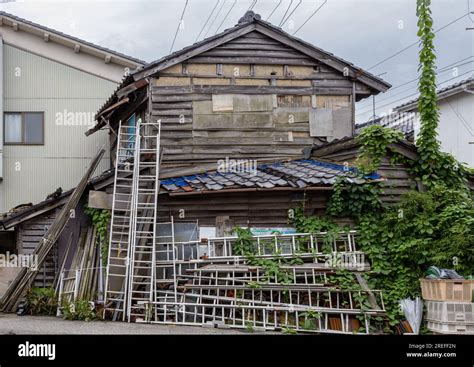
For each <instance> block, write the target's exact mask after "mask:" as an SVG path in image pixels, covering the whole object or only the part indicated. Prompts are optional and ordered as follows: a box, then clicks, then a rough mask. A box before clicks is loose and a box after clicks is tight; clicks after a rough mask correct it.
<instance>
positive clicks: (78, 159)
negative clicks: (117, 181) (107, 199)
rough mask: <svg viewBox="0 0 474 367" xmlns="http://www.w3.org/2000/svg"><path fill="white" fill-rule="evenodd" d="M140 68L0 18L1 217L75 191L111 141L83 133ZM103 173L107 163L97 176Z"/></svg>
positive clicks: (5, 15) (106, 160) (52, 33)
mask: <svg viewBox="0 0 474 367" xmlns="http://www.w3.org/2000/svg"><path fill="white" fill-rule="evenodd" d="M143 64H145V62H144V61H141V60H138V59H135V58H132V57H130V56H126V55H123V54H121V53H118V52H115V51H112V50H109V49H106V48H104V47H100V46H97V45H94V44H92V43H89V42H86V41H83V40H80V39H77V38H75V37H72V36H69V35H66V34H64V33H61V32H58V31H55V30H52V29H49V28H46V27H43V26H41V25H39V24H35V23H32V22H30V21H27V20H25V19H21V18H18V17H16V16H14V15H11V14H8V13H5V12H0V115H2V119H1V120H0V121H1V124H2V126H1V128H0V213H1V212H6V211H8V210H10V209H11V208H13V207H15V206H17V205H19V204H25V203H36V202H39V201H41V200H44V199H45V197H46V195H47V194H49V193H51V192H54V191H55V190H56V189H57V188H58V187H61V188H62V189H63V190H68V189H70V188H72V187H75V186H76V184H77V182H78V181H79V180H80V178H81V177H82V175H83V173H84V171H85V169H86V167H87V166H88V165H89V162H90V160H91V157H93V156H94V155H95V153H96V152H97V150H98V149H99V148H100V147H101V146H102V145H104V144H107V143H108V140H109V139H108V136H107V133H106V132H105V131H101V132H99V133H98V134H94V135H93V136H89V137H86V136H85V135H84V132H85V131H86V130H87V129H89V128H90V127H91V124H93V121H94V114H95V112H96V111H97V110H98V109H99V107H100V106H101V105H102V104H103V103H104V102H105V100H106V99H107V98H108V97H109V96H110V94H111V93H112V92H113V91H114V90H115V88H116V87H117V85H118V83H119V82H120V81H121V80H122V79H123V77H124V74H126V73H127V72H129V71H132V70H135V69H136V68H138V67H141V66H142V65H143ZM106 151H108V149H107V150H106ZM107 168H109V157H108V156H106V157H104V159H103V161H102V163H101V165H100V167H99V168H98V171H99V172H101V171H103V170H105V169H107Z"/></svg>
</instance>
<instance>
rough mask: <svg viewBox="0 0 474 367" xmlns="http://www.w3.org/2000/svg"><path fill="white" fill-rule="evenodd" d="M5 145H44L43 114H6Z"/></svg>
mask: <svg viewBox="0 0 474 367" xmlns="http://www.w3.org/2000/svg"><path fill="white" fill-rule="evenodd" d="M4 129H5V131H4V132H5V133H4V136H5V144H25V145H28V144H30V145H43V144H44V114H43V112H18V113H16V112H15V113H13V112H8V113H5V126H4Z"/></svg>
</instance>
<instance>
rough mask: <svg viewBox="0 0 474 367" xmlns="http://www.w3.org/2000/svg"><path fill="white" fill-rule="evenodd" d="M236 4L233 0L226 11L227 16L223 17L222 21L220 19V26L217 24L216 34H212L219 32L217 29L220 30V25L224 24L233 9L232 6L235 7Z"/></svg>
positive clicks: (235, 0)
mask: <svg viewBox="0 0 474 367" xmlns="http://www.w3.org/2000/svg"><path fill="white" fill-rule="evenodd" d="M236 3H237V0H234V3H233V4H232V6H231V7H230V9H229V11H228V12H227V14H226V15H225V17H224V19H222V22H221V24H219V27H217V29H216V33H214V34H217V32H219V29H221V27H222V25H223V24H224V22H225V20H226V19H227V17H228V16H229V14H230V12H231V11H232V9H234V6H235V4H236Z"/></svg>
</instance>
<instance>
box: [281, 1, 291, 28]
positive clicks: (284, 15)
mask: <svg viewBox="0 0 474 367" xmlns="http://www.w3.org/2000/svg"><path fill="white" fill-rule="evenodd" d="M293 1H294V0H291V2H290V5H288V8H287V9H286V11H285V14H283V18H281V20H280V23H279V24H278V27H281V22H283V19H285V17H286V14H288V10H290V8H291V5H293Z"/></svg>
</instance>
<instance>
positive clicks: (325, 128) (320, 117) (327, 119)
mask: <svg viewBox="0 0 474 367" xmlns="http://www.w3.org/2000/svg"><path fill="white" fill-rule="evenodd" d="M309 134H310V135H311V136H313V137H315V136H332V134H333V115H332V110H331V109H330V108H314V109H311V110H310V113H309Z"/></svg>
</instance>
